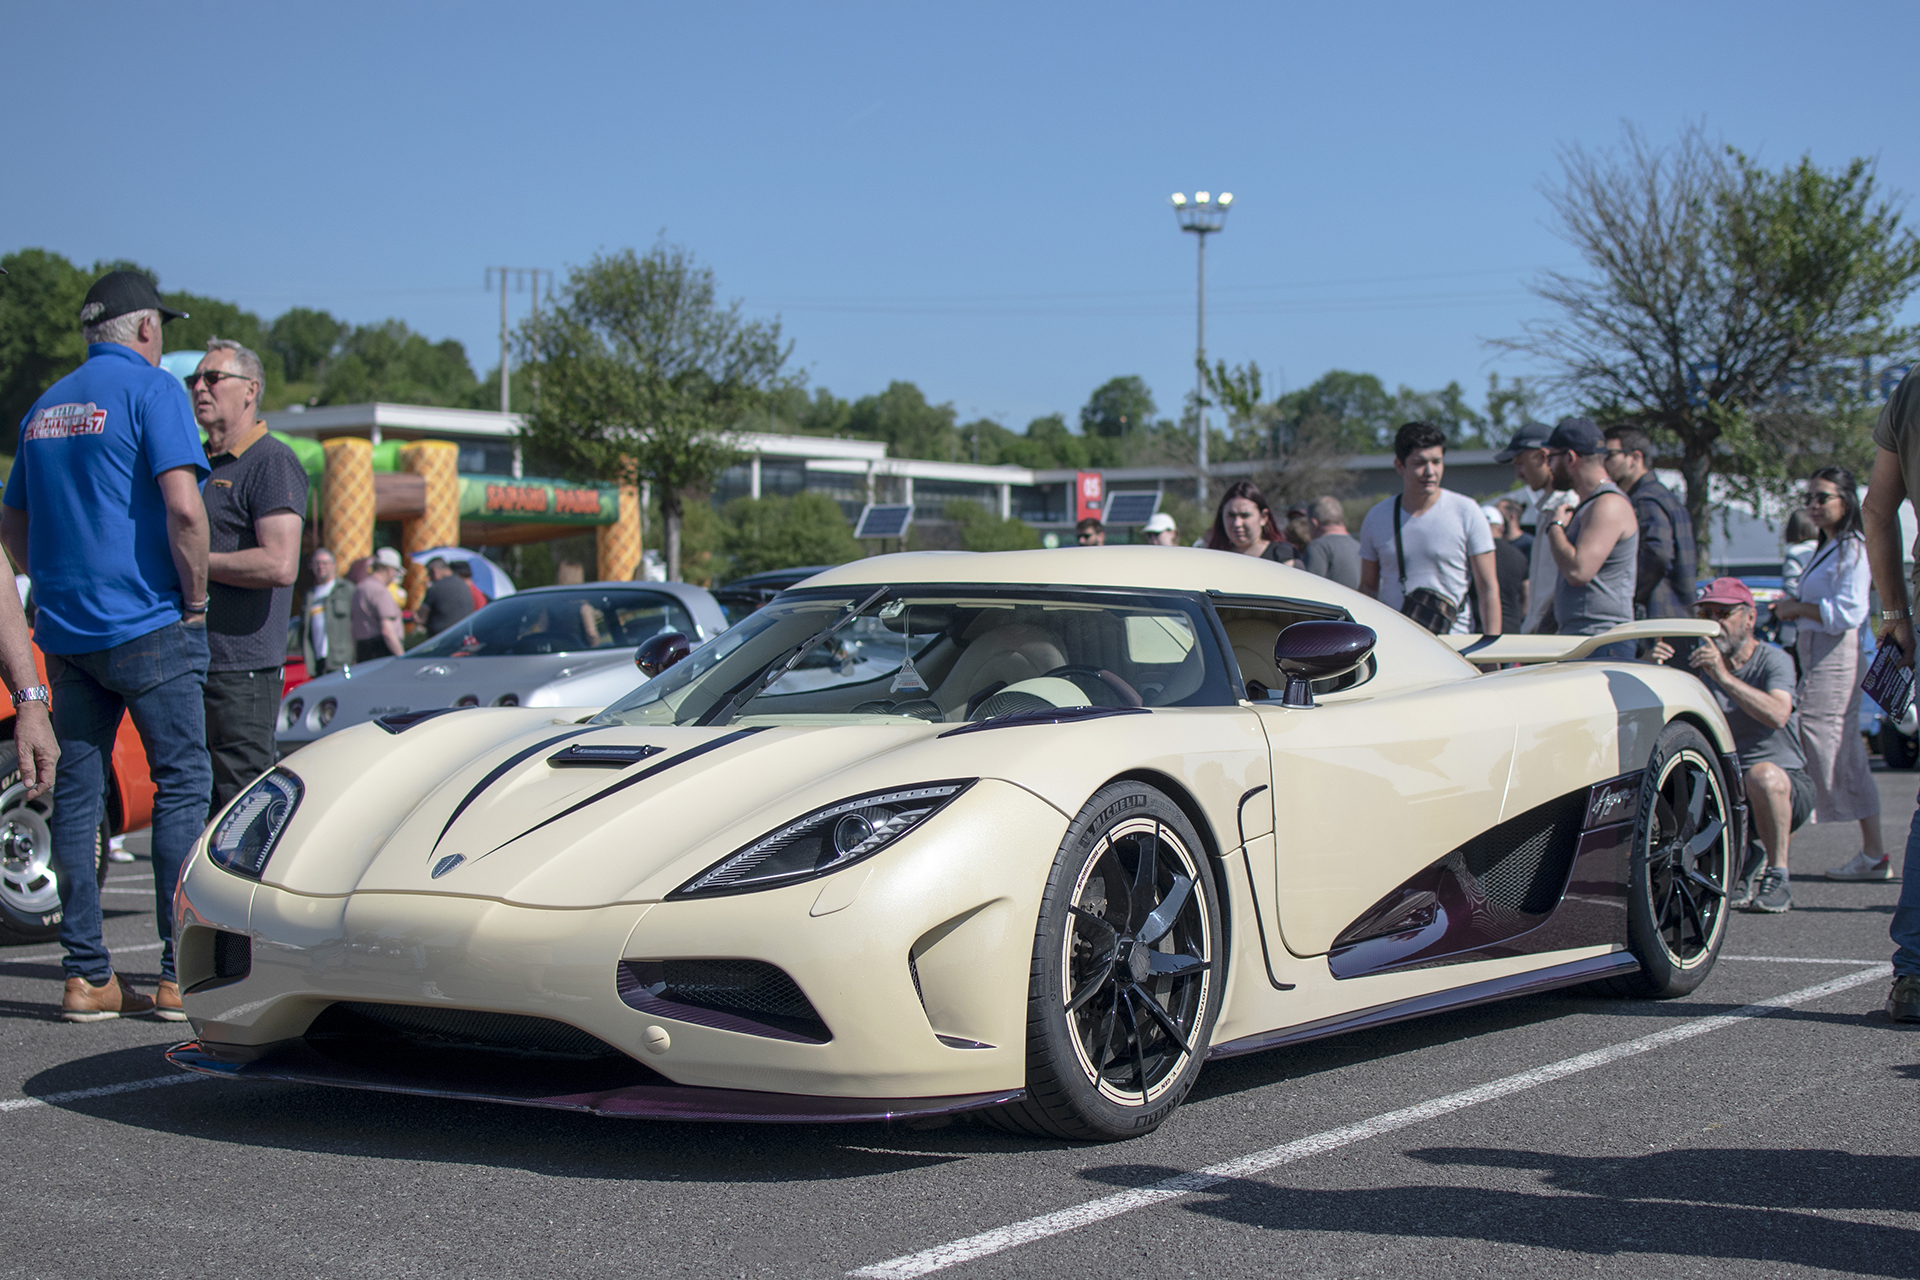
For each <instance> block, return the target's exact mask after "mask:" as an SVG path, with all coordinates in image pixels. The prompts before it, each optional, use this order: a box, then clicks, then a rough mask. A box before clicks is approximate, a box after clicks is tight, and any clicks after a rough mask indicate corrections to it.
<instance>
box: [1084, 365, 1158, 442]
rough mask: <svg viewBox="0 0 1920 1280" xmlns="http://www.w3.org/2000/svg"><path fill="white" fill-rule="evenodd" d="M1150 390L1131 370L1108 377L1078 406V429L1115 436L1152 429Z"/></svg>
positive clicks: (1112, 438)
mask: <svg viewBox="0 0 1920 1280" xmlns="http://www.w3.org/2000/svg"><path fill="white" fill-rule="evenodd" d="M1157 413H1159V409H1157V408H1156V407H1155V406H1154V403H1153V393H1152V392H1151V391H1149V390H1147V384H1146V382H1145V381H1144V380H1142V379H1140V378H1137V377H1135V376H1133V375H1131V374H1129V375H1127V376H1125V377H1121V378H1110V379H1108V380H1107V381H1106V382H1103V383H1101V384H1100V386H1098V387H1097V388H1095V389H1094V393H1093V394H1092V395H1091V396H1088V397H1087V402H1086V404H1084V405H1082V406H1081V408H1080V430H1081V432H1082V433H1084V434H1086V435H1089V436H1104V437H1106V438H1107V439H1109V440H1118V439H1120V438H1121V437H1123V436H1127V435H1131V434H1133V433H1135V432H1138V431H1146V430H1151V429H1152V427H1153V421H1154V415H1155V414H1157Z"/></svg>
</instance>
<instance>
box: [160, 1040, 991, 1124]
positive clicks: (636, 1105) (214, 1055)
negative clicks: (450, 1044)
mask: <svg viewBox="0 0 1920 1280" xmlns="http://www.w3.org/2000/svg"><path fill="white" fill-rule="evenodd" d="M167 1061H168V1062H171V1063H172V1064H173V1065H174V1066H176V1067H180V1068H182V1069H184V1070H187V1071H198V1072H201V1073H203V1074H205V1075H211V1076H220V1077H222V1078H224V1079H228V1080H289V1081H294V1082H297V1083H300V1084H320V1085H333V1086H337V1087H341V1088H348V1089H370V1090H373V1091H376V1092H380V1093H405V1094H412V1095H414V1096H416V1097H427V1098H451V1099H456V1100H459V1101H466V1102H502V1103H506V1104H509V1105H511V1106H520V1107H547V1108H551V1109H554V1110H559V1111H584V1112H589V1113H591V1114H594V1115H602V1116H617V1117H623V1118H631V1119H649V1120H703V1121H714V1120H719V1121H734V1122H739V1123H747V1124H862V1123H871V1122H874V1121H886V1120H901V1119H907V1118H911V1117H916V1116H944V1115H954V1114H957V1113H959V1112H962V1111H975V1110H979V1109H980V1108H982V1107H997V1106H1001V1105H1004V1104H1005V1103H1009V1102H1017V1101H1019V1100H1020V1099H1021V1098H1023V1097H1025V1096H1026V1090H1025V1089H1007V1090H1002V1091H1000V1092H996V1093H965V1094H952V1095H948V1096H945V1097H930V1098H830V1097H811V1096H807V1095H804V1094H792V1093H760V1092H755V1091H752V1090H747V1089H704V1088H698V1087H695V1086H690V1085H675V1084H661V1085H653V1084H642V1085H631V1086H628V1087H626V1088H617V1089H607V1090H600V1091H595V1092H587V1093H552V1094H540V1093H534V1092H528V1093H506V1092H500V1093H493V1092H487V1091H479V1090H473V1089H461V1088H457V1087H455V1088H443V1087H435V1085H434V1084H432V1083H430V1082H427V1081H423V1080H421V1079H419V1078H418V1077H415V1076H411V1075H404V1074H401V1073H400V1072H398V1071H394V1072H386V1071H381V1070H378V1069H370V1068H367V1067H364V1066H355V1065H350V1064H347V1063H342V1062H339V1061H336V1060H333V1059H329V1058H326V1057H323V1056H322V1055H320V1054H318V1053H315V1052H313V1051H312V1050H311V1049H308V1048H307V1047H306V1046H305V1045H304V1044H303V1043H302V1042H300V1041H297V1040H296V1041H282V1042H280V1043H279V1044H276V1045H269V1046H265V1047H255V1046H241V1045H218V1044H208V1043H203V1042H200V1041H197V1040H189V1041H187V1042H186V1043H184V1044H177V1045H175V1046H174V1047H173V1048H171V1049H169V1050H167Z"/></svg>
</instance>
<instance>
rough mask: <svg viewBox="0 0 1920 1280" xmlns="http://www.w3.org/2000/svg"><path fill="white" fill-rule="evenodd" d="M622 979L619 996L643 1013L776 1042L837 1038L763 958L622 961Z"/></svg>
mask: <svg viewBox="0 0 1920 1280" xmlns="http://www.w3.org/2000/svg"><path fill="white" fill-rule="evenodd" d="M618 982H619V989H620V998H621V1000H623V1001H625V1002H626V1004H627V1005H628V1007H630V1008H633V1009H638V1010H639V1011H640V1012H642V1013H657V1014H659V1015H660V1016H661V1017H664V1018H676V1019H678V1020H680V1021H682V1022H691V1023H694V1024H696V1025H698V1026H706V1027H715V1028H717V1029H720V1030H725V1031H739V1032H744V1033H745V1034H748V1035H761V1036H768V1037H770V1038H772V1039H776V1040H797V1041H803V1042H807V1043H812V1044H824V1043H826V1042H827V1041H828V1040H831V1039H833V1034H832V1032H830V1031H828V1030H827V1024H826V1023H825V1022H824V1021H823V1020H822V1019H821V1017H820V1014H819V1012H818V1011H816V1010H815V1009H814V1007H813V1002H812V1001H810V1000H808V999H807V997H806V993H805V992H803V991H801V990H800V987H799V985H798V984H797V983H795V982H794V980H793V979H792V978H791V977H789V976H788V975H787V973H786V971H785V970H783V969H781V968H779V967H778V966H776V965H771V964H768V963H766V962H765V961H763V960H623V961H621V962H620V972H619V975H618Z"/></svg>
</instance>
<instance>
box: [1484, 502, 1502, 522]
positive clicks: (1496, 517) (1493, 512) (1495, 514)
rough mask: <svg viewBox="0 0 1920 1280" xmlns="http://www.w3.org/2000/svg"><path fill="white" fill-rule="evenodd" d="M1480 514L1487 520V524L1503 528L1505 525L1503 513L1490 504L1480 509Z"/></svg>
mask: <svg viewBox="0 0 1920 1280" xmlns="http://www.w3.org/2000/svg"><path fill="white" fill-rule="evenodd" d="M1480 514H1481V515H1483V516H1485V517H1486V518H1487V523H1488V524H1497V525H1501V526H1504V525H1505V524H1506V523H1507V517H1506V515H1505V513H1503V512H1502V511H1501V510H1500V508H1498V507H1496V506H1494V505H1493V504H1492V503H1491V502H1489V503H1488V504H1487V505H1486V506H1484V507H1481V508H1480Z"/></svg>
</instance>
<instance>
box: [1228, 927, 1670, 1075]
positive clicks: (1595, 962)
mask: <svg viewBox="0 0 1920 1280" xmlns="http://www.w3.org/2000/svg"><path fill="white" fill-rule="evenodd" d="M1639 967H1640V962H1639V961H1638V960H1635V959H1634V958H1633V954H1632V953H1631V952H1627V951H1616V952H1614V953H1613V954H1611V955H1604V956H1589V957H1588V958H1587V959H1585V960H1571V961H1568V962H1567V963H1566V964H1557V965H1553V966H1552V967H1550V968H1546V969H1537V970H1535V971H1534V972H1532V973H1517V974H1514V975H1512V976H1511V977H1506V978H1489V979H1488V980H1487V981H1485V982H1475V983H1472V984H1470V985H1468V986H1464V987H1456V988H1454V989H1453V990H1451V991H1436V992H1435V993H1433V994H1432V995H1429V996H1417V997H1415V998H1414V999H1411V1000H1398V1001H1395V1002H1393V1003H1391V1004H1380V1005H1375V1006H1373V1007H1372V1008H1371V1009H1361V1010H1359V1011H1358V1012H1355V1013H1343V1014H1338V1015H1336V1016H1334V1017H1331V1018H1319V1019H1316V1020H1314V1021H1312V1022H1303V1023H1300V1024H1299V1025H1298V1026H1292V1027H1281V1028H1279V1029H1278V1030H1275V1031H1263V1032H1260V1033H1259V1034H1257V1035H1251V1036H1243V1037H1241V1038H1240V1039H1238V1040H1229V1041H1227V1042H1226V1043H1224V1044H1217V1045H1214V1046H1213V1048H1212V1049H1210V1050H1209V1051H1208V1052H1207V1061H1209V1062H1211V1061H1213V1060H1214V1059H1215V1058H1237V1057H1239V1056H1240V1055H1241V1054H1243V1053H1259V1052H1261V1051H1262V1050H1265V1049H1278V1048H1280V1047H1281V1046H1282V1045H1289V1044H1302V1043H1305V1042H1306V1041H1308V1040H1320V1039H1324V1038H1325V1037H1327V1036H1337V1035H1343V1034H1345V1033H1346V1032H1349V1031H1360V1030H1364V1029H1366V1028H1368V1027H1381V1026H1385V1025H1387V1024H1388V1023H1391V1022H1405V1021H1406V1020H1407V1019H1409V1018H1423V1017H1425V1016H1427V1015H1428V1014H1430V1013H1443V1012H1445V1011H1447V1010H1450V1009H1465V1008H1468V1007H1469V1006H1472V1005H1476V1004H1489V1003H1491V1002H1493V1001H1495V1000H1510V999H1512V998H1514V997H1515V996H1525V995H1533V994H1535V993H1537V992H1541V991H1552V990H1554V989H1555V988H1558V987H1571V986H1576V985H1578V984H1580V983H1582V982H1591V981H1593V980H1594V979H1595V978H1603V977H1605V976H1607V975H1608V974H1610V973H1624V972H1625V971H1627V970H1629V969H1637V968H1639Z"/></svg>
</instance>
